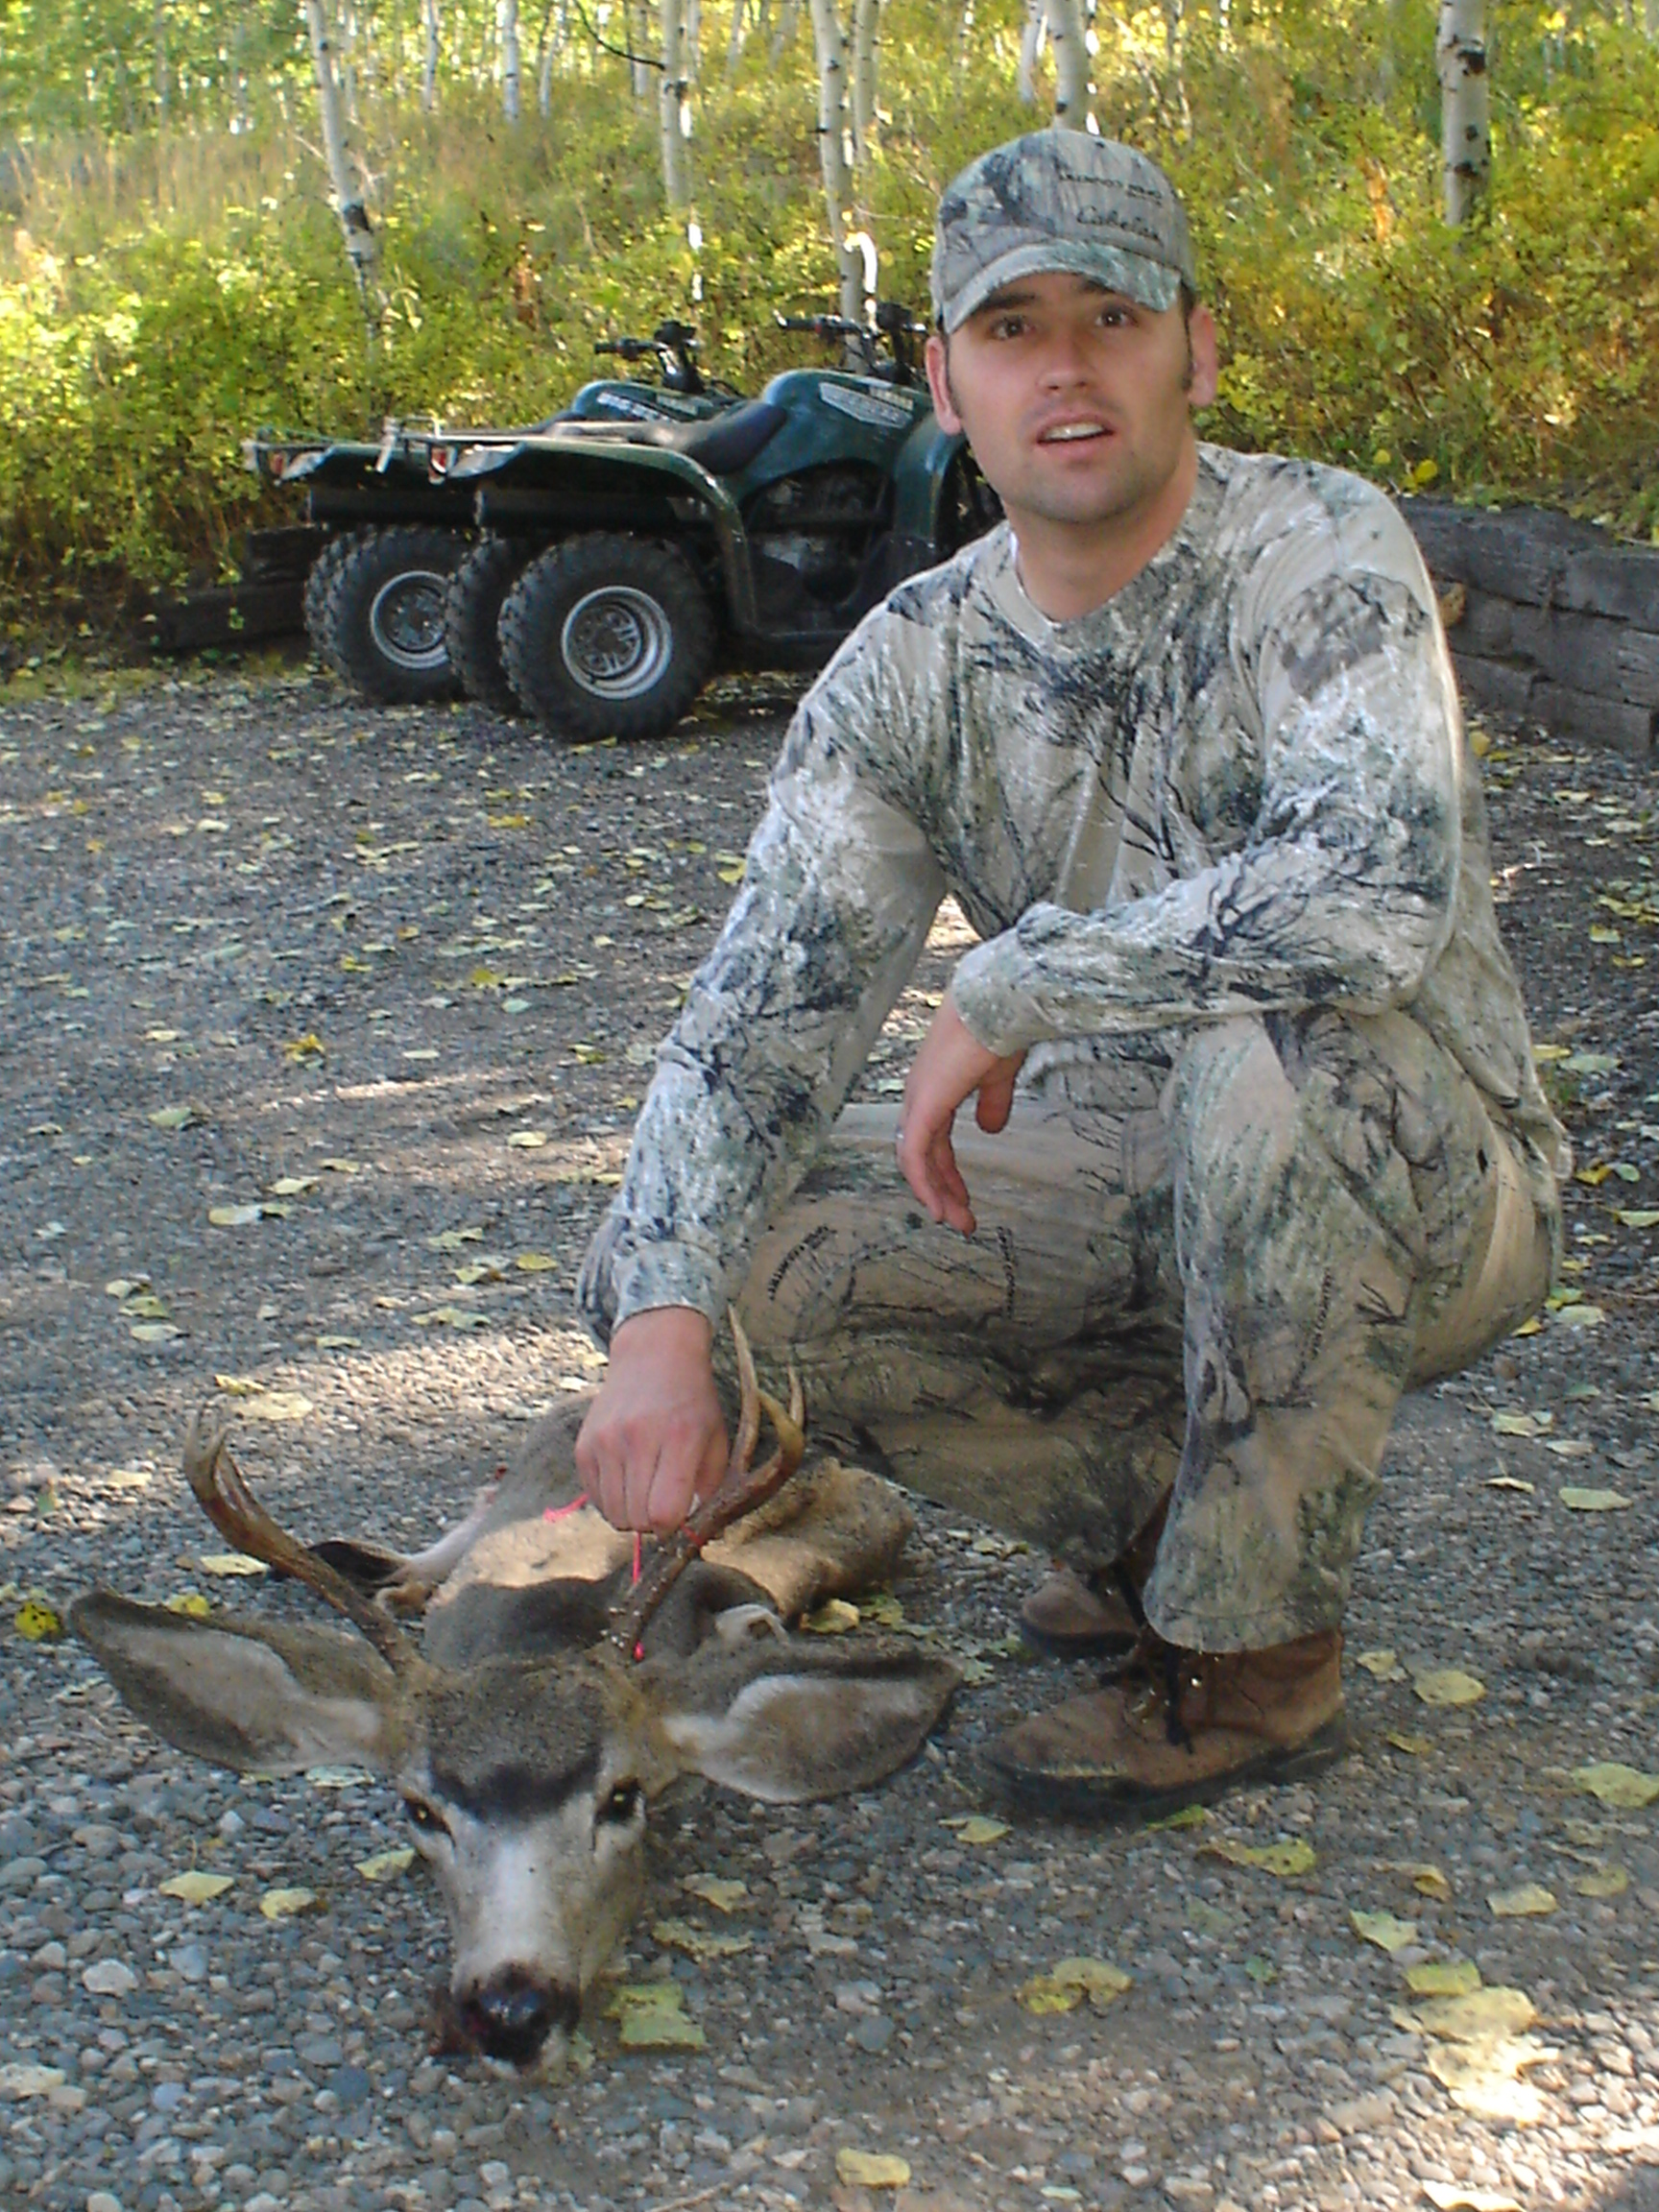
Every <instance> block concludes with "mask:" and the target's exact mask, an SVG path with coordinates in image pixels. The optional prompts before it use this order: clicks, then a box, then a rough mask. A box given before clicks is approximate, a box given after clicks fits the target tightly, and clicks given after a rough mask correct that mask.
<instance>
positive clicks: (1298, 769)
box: [578, 446, 1565, 1335]
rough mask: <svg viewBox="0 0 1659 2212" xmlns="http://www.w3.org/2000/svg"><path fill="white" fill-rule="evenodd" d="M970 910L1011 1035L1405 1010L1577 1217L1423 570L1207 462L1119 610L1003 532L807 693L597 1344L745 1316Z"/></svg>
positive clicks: (1285, 474)
mask: <svg viewBox="0 0 1659 2212" xmlns="http://www.w3.org/2000/svg"><path fill="white" fill-rule="evenodd" d="M947 891H950V892H953V893H954V894H955V896H956V898H957V900H958V902H960V904H961V905H962V907H963V909H964V910H965V912H966V914H967V916H968V918H969V920H970V922H971V923H972V924H973V926H974V928H975V930H976V931H977V932H978V933H979V936H980V938H981V939H982V942H981V943H980V944H979V945H977V946H975V947H974V949H973V950H971V951H969V952H968V953H967V954H966V955H965V956H964V957H963V959H962V960H961V961H960V962H959V964H958V966H957V969H956V972H955V975H954V978H953V980H952V983H951V987H950V989H951V996H952V998H953V999H954V1001H955V1003H956V1006H957V1008H958V1010H959V1012H960V1013H961V1016H962V1018H963V1020H964V1022H966V1023H967V1025H968V1027H969V1029H970V1030H971V1031H972V1032H973V1033H974V1036H975V1037H976V1038H977V1039H978V1040H979V1041H980V1042H981V1043H982V1044H984V1045H986V1046H989V1047H990V1048H992V1049H993V1050H995V1051H997V1052H998V1053H1006V1052H1013V1051H1017V1050H1019V1049H1021V1048H1022V1047H1026V1046H1045V1045H1048V1044H1060V1043H1061V1041H1064V1040H1066V1039H1069V1038H1075V1037H1082V1036H1099V1035H1103V1034H1112V1033H1118V1034H1121V1033H1125V1032H1134V1031H1148V1030H1168V1029H1172V1028H1178V1027H1179V1026H1180V1025H1182V1024H1187V1023H1191V1022H1205V1021H1210V1020H1214V1019H1217V1018H1220V1017H1225V1016H1230V1015H1237V1014H1240V1013H1261V1012H1265V1011H1268V1010H1276V1009H1280V1010H1282V1009H1295V1008H1301V1007H1307V1006H1310V1005H1321V1004H1323V1005H1332V1006H1337V1007H1341V1008H1344V1009H1347V1010H1350V1011H1352V1012H1354V1013H1357V1014H1364V1013H1368V1012H1375V1011H1378V1010H1381V1009H1383V1008H1384V1007H1400V1006H1408V1007H1409V1008H1410V1009H1411V1012H1412V1014H1413V1015H1414V1017H1415V1018H1416V1019H1417V1021H1419V1022H1421V1023H1422V1025H1423V1026H1424V1027H1425V1028H1426V1029H1427V1030H1428V1031H1429V1033H1430V1034H1431V1036H1432V1037H1433V1038H1434V1039H1435V1041H1436V1042H1437V1043H1438V1044H1440V1045H1441V1046H1443V1047H1444V1048H1445V1049H1446V1050H1447V1051H1449V1052H1450V1053H1451V1054H1452V1055H1453V1056H1454V1057H1455V1059H1456V1060H1457V1061H1458V1062H1459V1063H1460V1065H1461V1066H1462V1067H1463V1068H1464V1069H1465V1070H1467V1072H1468V1074H1469V1075H1470V1076H1471V1078H1472V1079H1473V1081H1474V1082H1475V1084H1476V1085H1477V1086H1478V1088H1479V1091H1480V1093H1481V1094H1482V1096H1483V1098H1484V1099H1485V1101H1486V1103H1487V1105H1488V1107H1489V1109H1490V1110H1491V1112H1492V1113H1493V1115H1494V1116H1495V1117H1496V1118H1498V1119H1499V1120H1500V1121H1501V1122H1502V1123H1503V1126H1504V1127H1505V1128H1506V1129H1507V1130H1508V1131H1509V1132H1510V1133H1511V1134H1512V1136H1513V1138H1514V1140H1515V1142H1516V1148H1517V1151H1518V1153H1519V1155H1520V1157H1521V1159H1522V1161H1523V1163H1524V1165H1525V1166H1526V1168H1527V1172H1528V1174H1529V1176H1530V1177H1531V1178H1532V1179H1533V1180H1534V1184H1535V1188H1536V1190H1537V1192H1538V1195H1539V1197H1540V1199H1541V1200H1542V1201H1543V1202H1545V1203H1546V1204H1549V1205H1552V1204H1553V1202H1554V1200H1553V1188H1552V1186H1553V1179H1554V1176H1555V1175H1556V1174H1557V1173H1559V1172H1561V1171H1562V1170H1563V1168H1564V1166H1565V1152H1564V1144H1563V1140H1562V1137H1561V1132H1560V1130H1559V1128H1558V1127H1557V1125H1556V1123H1555V1121H1554V1120H1553V1118H1552V1117H1551V1113H1550V1110H1549V1108H1548V1106H1547V1104H1546V1102H1545V1100H1544V1097H1543V1094H1542V1093H1541V1091H1540V1089H1539V1086H1538V1081H1537V1077H1536V1073H1535V1071H1534V1069H1533V1064H1532V1056H1531V1050H1530V1046H1529V1043H1528V1039H1527V1023H1526V1017H1525V1014H1524V1012H1523V1010H1522V1005H1521V999H1520V994H1519V991H1518V989H1517V985H1516V981H1515V976H1514V973H1513V971H1512V969H1511V967H1510V965H1509V961H1508V958H1507V956H1506V954H1505V952H1504V950H1503V946H1502V944H1501V942H1500V940H1499V935H1498V927H1497V922H1496V918H1495V915H1494V912H1493V905H1492V895H1491V884H1490V861H1489V857H1488V850H1487V837H1486V826H1485V815H1484V809H1483V806H1482V804H1481V799H1480V792H1479V782H1478V780H1477V777H1476V774H1475V772H1474V768H1473V764H1472V762H1471V760H1470V759H1469V757H1468V754H1467V752H1466V749H1465V747H1464V744H1463V737H1462V723H1461V717H1460V714H1459V710H1458V706H1457V699H1456V692H1455V685H1454V680H1453V675H1452V669H1451V663H1450V661H1449V658H1448V655H1447V651H1446V645H1445V640H1444V638H1443V637H1442V635H1441V631H1440V627H1439V623H1438V620H1437V617H1436V614H1435V610H1434V599H1433V593H1432V589H1431V585H1430V582H1429V579H1428V576H1427V574H1426V572H1425V570H1424V566H1423V564H1422V561H1421V559H1420V557H1419V555H1418V552H1417V548H1416V546H1415V544H1414V542H1413V541H1412V539H1411V537H1410V534H1409V533H1408V531H1407V528H1406V525H1405V523H1404V522H1403V521H1402V519H1401V517H1399V515H1398V514H1397V513H1396V511H1395V510H1394V508H1393V507H1392V506H1391V505H1390V504H1389V502H1388V501H1387V500H1386V499H1385V498H1383V496H1382V495H1381V494H1380V493H1377V492H1376V491H1375V490H1373V489H1372V488H1371V487H1370V486H1368V485H1366V484H1365V483H1363V482H1362V481H1360V480H1359V479H1358V478H1356V477H1353V476H1349V475H1347V474H1344V473H1342V472H1341V471H1339V470H1335V469H1323V468H1319V467H1316V466H1313V465H1310V464H1306V463H1301V462H1290V461H1282V460H1276V459H1274V458H1272V457H1264V456H1246V455H1240V454H1236V453H1231V452H1227V451H1224V450H1221V449H1219V448H1216V447H1213V446H1202V447H1200V466H1199V472H1198V480H1197V486H1196V489H1195V491H1194V493H1193V496H1192V498H1191V501H1190V505H1189V507H1188V511H1187V513H1186V515H1185V517H1183V519H1182V522H1181V524H1180V526H1179V528H1178V529H1177V530H1176V532H1175V534H1174V536H1173V537H1172V538H1171V539H1170V540H1169V541H1168V542H1167V543H1166V545H1165V546H1164V547H1163V548H1162V550H1161V551H1160V552H1159V553H1158V554H1157V555H1156V556H1155V558H1154V559H1153V560H1152V561H1151V562H1150V563H1149V565H1147V566H1146V567H1145V568H1144V569H1143V570H1142V572H1141V574H1140V575H1138V576H1137V577H1135V578H1134V580H1133V581H1132V582H1131V583H1129V584H1128V585H1126V586H1125V587H1124V588H1123V589H1121V590H1120V591H1118V593H1117V594H1116V595H1115V596H1114V597H1113V598H1112V599H1111V600H1109V601H1108V602H1107V604H1106V605H1105V606H1103V607H1100V608H1098V609H1096V610H1095V611H1094V613H1090V614H1087V615H1083V616H1081V617H1079V618H1078V619H1076V620H1074V621H1069V622H1063V623H1055V622H1050V621H1049V620H1048V619H1047V618H1046V616H1045V615H1043V614H1042V613H1040V612H1039V611H1038V610H1037V608H1036V607H1035V606H1033V604H1032V603H1031V601H1030V600H1029V599H1028V598H1027V596H1026V594H1025V592H1024V590H1023V589H1022V585H1021V582H1020V578H1019V574H1018V569H1017V565H1016V548H1015V546H1014V542H1013V540H1012V538H1011V536H1010V534H1009V532H1008V530H1007V529H1006V528H1005V527H1004V528H1001V529H998V530H997V531H995V532H993V533H992V534H991V535H990V536H989V537H988V538H985V539H982V540H980V541H978V542H976V543H975V544H974V545H971V546H969V547H968V548H967V549H966V550H965V551H964V552H962V553H961V554H959V555H958V556H957V558H956V559H955V560H954V561H952V562H950V564H948V565H946V566H944V567H942V568H937V569H934V570H931V571H929V572H928V573H927V574H926V575H924V576H920V577H916V578H914V579H912V580H911V581H910V582H909V583H907V584H905V585H902V587H901V588H900V589H898V590H896V591H895V592H894V593H893V594H892V595H891V597H890V598H889V599H888V600H887V601H886V602H885V603H884V605H882V606H881V607H879V608H878V609H877V610H876V611H875V612H874V613H872V614H871V615H870V616H869V617H868V618H867V619H866V620H865V621H864V622H863V624H862V625H861V626H860V627H859V629H858V630H857V631H856V632H855V633H854V636H853V637H850V638H849V639H848V641H847V643H846V644H845V645H844V646H843V648H842V649H841V651H840V652H839V654H838V655H837V656H836V658H835V660H834V661H832V662H831V663H830V665H829V668H828V669H826V671H825V673H824V675H823V676H822V677H821V678H820V680H819V681H818V683H817V684H816V685H814V686H813V688H812V690H811V691H810V692H809V693H808V695H807V697H806V698H805V700H804V701H803V702H802V705H801V708H800V710H799V711H798V713H797V714H796V716H795V719H794V722H793V724H792V725H791V728H790V731H789V734H788V737H787V739H786V741H785V744H784V747H783V751H782V754H781V757H780V759H779V762H778V765H777V767H776V769H775V771H774V773H773V776H772V781H771V787H770V794H769V805H768V806H767V810H766V814H765V817H764V819H763V821H762V822H761V824H760V827H759V829H757V832H756V835H755V838H754V841H753V843H752V844H751V846H750V849H749V856H748V865H747V869H746V872H745V876H744V880H743V885H742V888H741V890H740V891H739V893H738V896H737V898H736V901H735V902H734V903H733V908H732V911H731V914H730V915H729V917H728V919H727V923H726V926H725V928H724V930H723V931H722V932H721V935H720V939H719V942H718V943H717V944H716V945H715V947H714V949H713V950H712V951H711V952H710V953H709V957H708V958H707V960H705V962H704V963H703V966H702V968H701V969H700V970H699V972H698V974H697V976H696V978H695V980H694V982H693V984H692V987H691V991H690V995H689V997H688V998H687V1000H686V1004H685V1009H684V1011H683V1013H682V1014H681V1017H680V1019H679V1021H678V1022H677V1023H676V1024H675V1027H674V1030H673V1032H672V1034H671V1035H670V1036H669V1038H668V1039H667V1041H666V1043H665V1044H664V1046H662V1049H661V1055H660V1060H659V1067H658V1071H657V1075H656V1078H655V1080H654V1081H653V1083H652V1086H651V1092H650V1095H649V1096H648V1098H647V1099H646V1101H645V1105H644V1108H643V1110H642V1111H641V1113H640V1116H639V1120H638V1125H637V1129H636V1132H635V1137H634V1144H633V1149H632V1152H631V1155H630V1158H629V1162H628V1169H627V1173H626V1175H625V1176H624V1179H623V1184H622V1188H621V1190H620V1191H619V1192H618V1194H617V1197H616V1199H615V1202H614V1205H613V1210H612V1220H611V1223H610V1225H609V1228H610V1234H609V1235H608V1237H607V1238H606V1240H605V1242H606V1245H607V1247H608V1255H607V1257H606V1259H605V1260H604V1261H603V1262H600V1261H599V1260H598V1259H597V1258H596V1257H595V1256H594V1255H591V1254H590V1256H589V1262H588V1264H587V1266H586V1267H585V1268H584V1270H583V1276H582V1280H581V1283H580V1285H579V1287H578V1303H579V1306H580V1309H581V1310H582V1312H583V1315H584V1317H585V1318H586V1319H587V1320H588V1321H589V1324H590V1325H591V1326H592V1327H593V1328H594V1329H595V1330H596V1332H598V1333H599V1334H601V1335H606V1334H609V1330H610V1328H611V1327H612V1326H613V1325H614V1323H615V1322H617V1321H621V1320H625V1319H626V1318H627V1317H628V1316H629V1315H630V1314H631V1313H635V1312H638V1311H642V1310H645V1309H647V1308H651V1307H660V1306H668V1305H677V1306H691V1307H696V1308H698V1309H699V1310H702V1311H703V1312H705V1313H707V1314H709V1315H710V1316H713V1315H715V1314H717V1313H718V1312H719V1310H720V1309H721V1307H722V1305H723V1303H724V1301H725V1300H726V1299H727V1298H728V1297H729V1296H730V1295H732V1294H733V1292H734V1290H735V1288H736V1286H737V1285H738V1284H739V1283H740V1282H741V1280H742V1277H743V1274H744V1272H745V1268H746V1264H747V1262H748V1258H749V1256H750V1254H751V1253H752V1251H753V1249H754V1246H755V1243H756V1241H757V1238H758V1237H759V1235H760V1233H761V1231H762V1230H763V1228H764V1226H765V1224H766V1222H767V1220H768V1218H769V1217H771V1216H772V1215H773V1214H775V1213H776V1211H777V1209H778V1208H779V1206H780V1205H781V1202H782V1200H783V1199H784V1197H785V1196H786V1195H787V1194H788V1192H789V1191H790V1190H792V1189H793V1187H794V1185H795V1183H796V1182H797V1181H798V1180H799V1178H800V1176H801V1175H802V1174H803V1173H804V1172H805V1168H806V1166H808V1164H809V1162H810V1161H811V1158H812V1156H813V1153H814V1151H815V1150H816V1148H817V1147H818V1145H819V1143H820V1142H821V1140H822V1138H823V1136H824V1133H825V1132H826V1130H827V1129H828V1128H829V1124H830V1122H831V1121H832V1120H833V1118H834V1117H835V1115H836V1114H837V1112H838V1111H839V1109H840V1107H841V1104H842V1102H843V1100H844V1098H845V1097H846V1094H847V1092H848V1090H849V1089H850V1087H851V1085H852V1083H853V1081H854V1078H855V1076H856V1074H857V1072H858V1070H859V1068H860V1067H861V1065H862V1064H863V1061H864V1058H865V1055H866V1054H867V1052H868V1051H869V1048H870V1046H871V1043H872V1041H873V1040H874V1038H875V1036H876V1034H877V1031H878V1028H879V1027H880V1024H881V1022H882V1021H883V1019H884V1018H885V1016H886V1014H887V1012H888V1010H889V1008H890V1007H891V1006H892V1004H893V1002H894V1000H895V998H897V996H898V994H899V992H900V991H901V989H902V987H903V984H904V982H905V980H906V978H907V977H908V975H909V974H910V972H911V970H912V968H913V967H914V965H915V962H916V959H917V957H918V955H919V953H920V951H921V950H922V947H923V944H924V942H925V940H926V933H927V928H928V925H929V923H930V921H931V919H932V917H933V914H934V912H935V910H936V909H937V907H938V905H939V902H940V901H941V899H942V898H943V897H944V895H945V894H946V892H947ZM1008 1141H1009V1142H1018V1123H1017V1122H1016V1123H1015V1125H1014V1126H1013V1128H1011V1130H1010V1134H1009V1140H1008Z"/></svg>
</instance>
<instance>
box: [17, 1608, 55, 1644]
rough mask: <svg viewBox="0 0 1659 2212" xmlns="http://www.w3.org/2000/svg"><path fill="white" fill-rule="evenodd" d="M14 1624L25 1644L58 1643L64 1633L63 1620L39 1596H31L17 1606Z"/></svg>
mask: <svg viewBox="0 0 1659 2212" xmlns="http://www.w3.org/2000/svg"><path fill="white" fill-rule="evenodd" d="M12 1626H13V1627H14V1628H15V1629H16V1631H17V1633H18V1635H19V1636H21V1637H22V1639H23V1641H24V1643H25V1644H56V1643H57V1642H58V1640H59V1639H60V1637H61V1635H62V1633H63V1623H62V1621H61V1620H60V1618H59V1616H58V1614H57V1613H55V1612H54V1611H53V1609H52V1607H51V1606H50V1605H46V1604H42V1602H41V1601H40V1599H38V1598H31V1599H28V1600H27V1601H26V1602H25V1603H24V1604H22V1605H20V1606H19V1607H18V1608H17V1611H16V1613H15V1614H14V1616H13V1617H12Z"/></svg>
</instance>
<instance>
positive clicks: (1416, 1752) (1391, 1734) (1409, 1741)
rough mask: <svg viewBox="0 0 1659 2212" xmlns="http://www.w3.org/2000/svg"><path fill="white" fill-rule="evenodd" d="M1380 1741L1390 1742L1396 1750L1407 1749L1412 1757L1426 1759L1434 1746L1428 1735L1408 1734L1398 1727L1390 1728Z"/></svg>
mask: <svg viewBox="0 0 1659 2212" xmlns="http://www.w3.org/2000/svg"><path fill="white" fill-rule="evenodd" d="M1383 1742H1384V1743H1392V1744H1393V1746H1394V1748H1395V1750H1396V1751H1408V1752H1409V1753H1410V1755H1411V1757H1412V1758H1413V1759H1426V1758H1427V1757H1428V1756H1429V1754H1430V1752H1431V1751H1432V1750H1433V1748H1434V1745H1433V1743H1432V1741H1431V1739H1430V1738H1429V1737H1427V1736H1408V1735H1407V1734H1406V1733H1405V1732H1404V1731H1403V1730H1401V1729H1398V1728H1391V1729H1390V1730H1389V1731H1388V1733H1387V1735H1386V1736H1384V1738H1383Z"/></svg>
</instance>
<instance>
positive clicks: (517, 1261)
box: [513, 1252, 559, 1275]
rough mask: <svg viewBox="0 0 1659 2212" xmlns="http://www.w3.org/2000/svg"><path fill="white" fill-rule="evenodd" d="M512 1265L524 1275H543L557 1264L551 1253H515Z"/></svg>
mask: <svg viewBox="0 0 1659 2212" xmlns="http://www.w3.org/2000/svg"><path fill="white" fill-rule="evenodd" d="M513 1264H514V1266H515V1267H517V1268H518V1269H519V1270H520V1271H521V1272H522V1273H523V1274H525V1275H545V1274H547V1273H548V1271H549V1270H550V1269H552V1268H554V1267H557V1266H558V1264H559V1262H558V1261H557V1260H556V1259H555V1258H554V1257H553V1255H552V1253H551V1252H516V1253H515V1254H514V1256H513Z"/></svg>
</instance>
